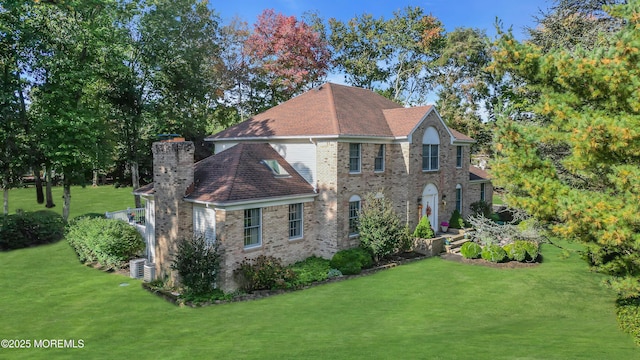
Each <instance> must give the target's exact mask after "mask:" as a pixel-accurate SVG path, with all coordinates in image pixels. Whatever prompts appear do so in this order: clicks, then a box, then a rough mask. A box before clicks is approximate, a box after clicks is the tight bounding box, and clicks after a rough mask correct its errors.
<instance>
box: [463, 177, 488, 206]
mask: <svg viewBox="0 0 640 360" xmlns="http://www.w3.org/2000/svg"><path fill="white" fill-rule="evenodd" d="M480 184H481V182H472V183H470V184H469V192H468V198H469V205H471V204H472V203H474V202H476V201H480ZM482 184H484V201H485V202H487V203H488V204H489V205H493V185H492V184H491V182H489V181H488V182H484V183H482Z"/></svg>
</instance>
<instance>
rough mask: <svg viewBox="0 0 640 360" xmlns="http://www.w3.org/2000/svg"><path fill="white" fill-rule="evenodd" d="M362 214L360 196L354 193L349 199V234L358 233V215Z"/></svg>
mask: <svg viewBox="0 0 640 360" xmlns="http://www.w3.org/2000/svg"><path fill="white" fill-rule="evenodd" d="M359 216H360V197H359V196H358V195H353V196H352V197H351V198H350V199H349V235H350V236H355V235H358V217H359Z"/></svg>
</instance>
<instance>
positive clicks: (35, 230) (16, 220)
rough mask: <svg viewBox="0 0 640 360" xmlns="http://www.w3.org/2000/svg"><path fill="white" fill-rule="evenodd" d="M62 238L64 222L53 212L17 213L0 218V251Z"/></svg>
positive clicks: (46, 242) (51, 241) (47, 242)
mask: <svg viewBox="0 0 640 360" xmlns="http://www.w3.org/2000/svg"><path fill="white" fill-rule="evenodd" d="M63 236H64V220H63V219H62V216H60V215H58V214H56V213H55V212H53V211H49V210H41V211H35V212H22V211H21V212H18V213H16V214H11V215H6V216H2V218H1V222H0V250H2V251H7V250H13V249H21V248H26V247H30V246H36V245H42V244H49V243H53V242H56V241H59V240H60V239H62V237H63Z"/></svg>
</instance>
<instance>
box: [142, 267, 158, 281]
mask: <svg viewBox="0 0 640 360" xmlns="http://www.w3.org/2000/svg"><path fill="white" fill-rule="evenodd" d="M155 279H156V264H154V263H149V264H145V265H144V281H145V282H152V281H153V280H155Z"/></svg>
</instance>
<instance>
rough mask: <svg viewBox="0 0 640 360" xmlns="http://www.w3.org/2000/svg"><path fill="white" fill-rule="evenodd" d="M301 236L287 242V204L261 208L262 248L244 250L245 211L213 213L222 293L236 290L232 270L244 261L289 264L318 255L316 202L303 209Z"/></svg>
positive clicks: (306, 204)
mask: <svg viewBox="0 0 640 360" xmlns="http://www.w3.org/2000/svg"><path fill="white" fill-rule="evenodd" d="M303 209H304V210H303V223H304V226H303V237H302V238H300V239H294V240H289V205H288V204H287V205H277V206H268V207H263V208H262V245H261V246H258V247H255V248H250V249H245V248H244V210H232V211H225V210H216V225H217V232H218V234H217V239H218V241H220V244H221V246H222V248H223V250H224V264H223V266H222V268H221V274H220V283H221V284H220V287H221V288H222V289H223V290H225V291H232V290H235V289H237V288H238V286H239V284H237V282H236V279H235V276H234V271H235V270H236V269H237V268H238V267H239V265H240V263H241V262H242V261H243V260H244V259H245V258H246V259H255V258H256V257H258V256H260V255H265V256H274V257H277V258H280V259H281V260H282V262H283V264H285V265H288V264H292V263H294V262H297V261H300V260H304V259H306V258H308V257H310V256H312V255H315V254H316V253H317V250H318V249H317V237H318V234H317V231H316V226H315V222H316V219H315V203H314V202H306V203H304V207H303Z"/></svg>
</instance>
